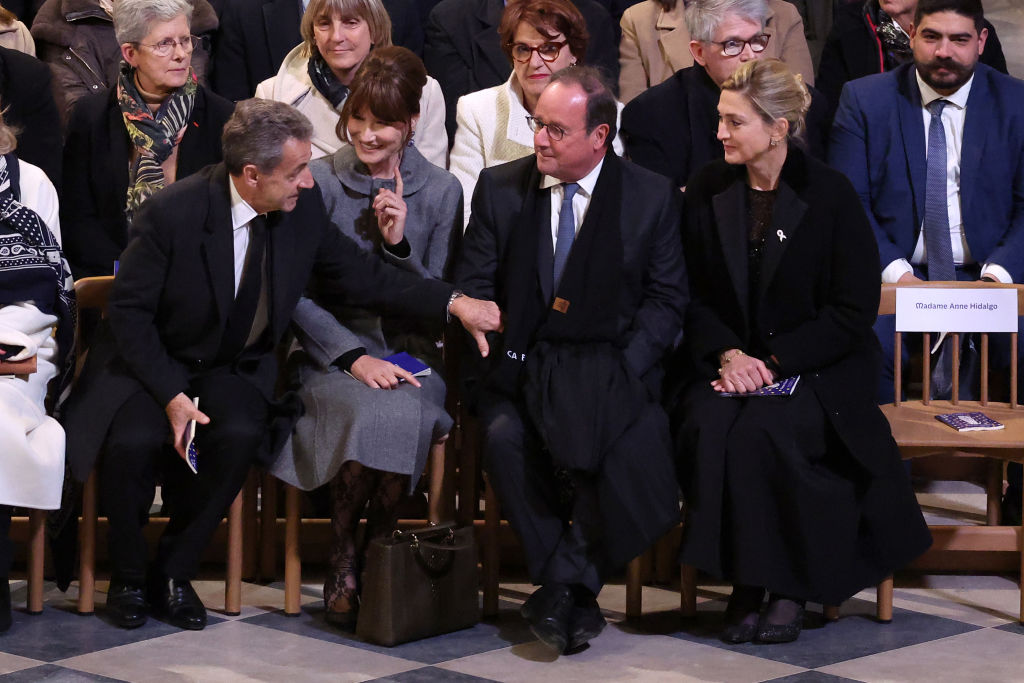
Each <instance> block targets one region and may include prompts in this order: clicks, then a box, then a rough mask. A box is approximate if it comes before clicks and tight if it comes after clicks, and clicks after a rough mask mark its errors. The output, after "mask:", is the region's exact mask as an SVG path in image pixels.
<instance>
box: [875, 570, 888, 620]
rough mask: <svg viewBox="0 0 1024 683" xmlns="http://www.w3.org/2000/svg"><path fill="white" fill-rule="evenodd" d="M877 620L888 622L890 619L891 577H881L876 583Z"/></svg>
mask: <svg viewBox="0 0 1024 683" xmlns="http://www.w3.org/2000/svg"><path fill="white" fill-rule="evenodd" d="M876 603H877V605H876V607H875V609H876V610H877V617H878V621H880V622H882V623H883V624H888V623H889V622H891V621H892V577H891V576H890V577H888V578H886V579H882V582H881V583H880V584H878V597H877V599H876Z"/></svg>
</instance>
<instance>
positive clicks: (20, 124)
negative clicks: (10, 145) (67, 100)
mask: <svg viewBox="0 0 1024 683" xmlns="http://www.w3.org/2000/svg"><path fill="white" fill-rule="evenodd" d="M50 80H51V79H50V68H49V67H48V66H46V65H45V64H43V63H42V62H40V61H39V60H38V59H36V58H35V57H32V56H30V55H26V54H24V53H22V52H18V51H17V50H9V49H7V48H6V47H0V106H2V107H3V109H4V121H5V122H6V123H7V124H8V125H10V126H14V127H17V128H19V129H20V131H21V132H19V133H18V149H17V154H18V158H19V159H22V160H23V161H27V162H28V163H30V164H34V165H35V166H38V167H39V168H41V169H43V172H44V173H46V176H47V177H48V178H49V179H50V182H52V183H53V184H54V186H56V187H57V188H58V189H60V185H61V175H60V165H61V155H60V149H61V135H60V132H61V129H60V112H59V111H57V105H56V104H55V103H54V101H53V93H52V91H51V89H50Z"/></svg>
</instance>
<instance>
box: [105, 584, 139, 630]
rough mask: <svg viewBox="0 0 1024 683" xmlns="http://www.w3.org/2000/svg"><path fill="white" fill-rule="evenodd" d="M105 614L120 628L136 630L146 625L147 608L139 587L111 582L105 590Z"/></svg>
mask: <svg viewBox="0 0 1024 683" xmlns="http://www.w3.org/2000/svg"><path fill="white" fill-rule="evenodd" d="M107 614H108V615H109V616H110V619H111V621H113V622H114V623H115V624H117V625H118V626H120V627H121V628H138V627H140V626H142V625H143V624H145V623H146V617H147V615H148V614H149V607H148V606H147V605H146V593H145V591H143V590H142V587H141V586H137V585H135V584H131V583H125V582H123V581H111V582H110V588H109V589H107Z"/></svg>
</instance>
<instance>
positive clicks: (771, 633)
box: [757, 595, 804, 643]
mask: <svg viewBox="0 0 1024 683" xmlns="http://www.w3.org/2000/svg"><path fill="white" fill-rule="evenodd" d="M777 603H778V604H777ZM773 608H775V610H777V609H779V608H783V609H787V610H790V609H793V610H795V614H794V616H793V618H792V619H790V620H789V621H787V622H785V623H781V624H779V623H772V621H771V617H772V613H773V611H774V610H773ZM803 624H804V603H803V601H800V600H791V599H789V598H784V597H781V596H776V595H773V596H772V597H771V600H770V601H769V603H768V608H767V609H766V610H765V612H764V614H762V615H761V619H760V620H759V621H758V622H757V642H759V643H792V642H793V641H794V640H796V639H797V638H799V637H800V630H801V629H802V628H803Z"/></svg>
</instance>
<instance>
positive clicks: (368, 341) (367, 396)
mask: <svg viewBox="0 0 1024 683" xmlns="http://www.w3.org/2000/svg"><path fill="white" fill-rule="evenodd" d="M424 83H426V71H425V69H424V67H423V64H422V62H420V60H419V58H418V57H416V56H415V55H414V54H413V53H412V52H410V51H409V50H407V49H405V48H401V47H387V48H380V49H378V50H374V51H373V53H371V55H370V56H369V57H368V58H367V60H366V62H365V63H364V64H363V66H362V67H361V68H360V71H359V73H358V74H357V76H356V78H355V80H354V81H353V83H352V90H351V93H350V94H349V96H348V99H347V100H346V102H345V106H344V107H343V109H342V112H341V120H340V122H339V124H338V135H339V137H340V138H342V139H343V140H345V141H346V142H349V143H351V144H349V145H345V146H343V147H342V148H341V149H340V150H338V151H337V152H336V153H335V154H334V155H333V156H331V157H326V158H324V159H320V160H317V161H314V162H313V163H312V164H311V165H310V168H311V170H312V172H313V176H314V178H315V179H316V182H317V185H319V186H320V190H321V192H322V193H323V198H324V203H325V205H326V208H327V212H328V214H329V215H330V216H331V220H332V222H333V223H334V224H335V225H336V226H337V228H338V229H339V230H341V232H342V233H344V234H345V235H346V236H347V237H349V238H350V239H352V240H354V241H355V242H356V244H358V245H359V246H360V247H362V248H363V249H364V250H366V251H367V252H369V253H371V254H374V255H376V256H377V257H378V258H381V259H383V260H385V261H387V262H388V263H391V264H394V265H396V266H398V267H400V268H405V269H408V270H411V271H413V272H416V273H418V274H420V275H423V276H426V277H433V278H443V277H444V276H445V271H446V268H447V265H448V260H449V253H450V244H451V237H452V235H453V231H456V230H459V229H461V226H462V223H461V221H462V188H461V186H460V185H459V182H458V181H457V180H456V179H455V177H454V176H453V175H451V174H450V173H448V172H447V171H445V170H443V169H441V168H438V167H437V166H434V165H433V164H431V163H430V162H428V161H427V160H426V159H425V158H424V157H423V156H422V155H421V154H420V153H419V152H418V151H416V148H415V147H414V146H412V144H411V140H412V137H413V134H414V131H415V128H416V123H417V120H418V118H419V116H418V114H419V99H420V93H421V91H422V88H423V84H424ZM294 322H295V329H296V336H297V338H298V342H299V344H298V346H297V348H296V349H295V350H293V353H292V354H291V355H290V357H289V367H290V368H291V370H292V377H293V378H295V379H297V381H298V382H299V383H300V386H299V387H298V392H299V396H300V397H301V398H302V401H303V403H304V404H305V408H306V413H305V415H304V416H303V417H302V418H300V419H299V421H298V423H297V424H296V427H295V430H294V432H293V434H292V438H291V440H290V441H289V442H288V444H287V445H286V446H285V449H284V451H283V452H282V454H281V456H280V457H279V458H278V460H277V462H276V464H275V466H274V469H273V473H274V474H275V475H277V476H278V477H280V478H281V479H283V480H285V481H287V482H289V483H291V484H294V485H295V486H298V487H300V488H302V489H306V490H309V489H313V488H315V487H317V486H320V485H322V484H325V483H327V482H330V485H331V500H332V507H333V513H334V514H333V519H332V528H333V531H334V540H333V547H332V551H331V565H332V567H331V569H332V571H331V572H330V574H329V575H328V577H327V580H326V582H325V585H324V602H325V604H326V606H327V620H328V621H329V622H331V623H333V624H336V625H339V626H342V627H345V626H351V625H353V624H354V620H355V616H356V609H357V605H358V587H357V566H358V564H359V555H360V553H359V552H358V551H357V549H356V546H355V543H354V534H355V530H356V527H357V526H358V524H359V519H360V516H361V513H362V511H363V509H364V507H366V506H367V505H368V506H369V507H368V510H367V520H368V527H367V534H366V538H367V539H369V538H372V537H374V536H377V535H382V534H384V533H387V532H388V531H390V529H391V528H392V525H393V524H394V510H395V508H396V505H397V503H398V502H399V500H400V499H401V498H402V495H403V493H404V490H405V489H406V487H409V488H410V489H411V487H412V486H413V485H414V484H415V482H416V481H417V479H418V478H419V475H420V473H421V472H422V471H423V467H424V464H425V462H426V458H427V454H428V451H429V450H430V448H431V446H432V445H433V444H437V443H439V442H440V441H443V440H444V438H445V436H446V435H447V434H448V430H449V429H450V428H451V426H452V420H451V418H450V417H449V416H448V414H447V413H446V412H445V410H444V398H445V384H444V380H443V379H442V378H441V376H440V375H439V374H438V369H439V368H440V352H439V350H438V345H437V342H438V340H439V339H440V338H441V328H440V326H439V325H438V326H436V327H433V328H432V327H430V326H425V325H422V324H420V325H417V324H415V323H412V322H409V321H408V320H406V319H404V318H403V319H398V318H392V317H389V316H387V315H384V316H382V315H380V314H379V312H377V311H373V310H367V309H364V308H359V307H356V306H351V305H348V304H347V302H345V301H342V300H337V299H329V298H325V297H321V296H318V294H317V292H315V291H311V292H309V298H307V299H304V300H303V301H302V302H301V303H300V304H299V307H298V309H297V311H296V313H295V317H294ZM401 351H405V352H408V353H409V354H410V355H412V356H414V357H415V358H417V359H419V360H421V361H423V362H424V363H426V364H427V365H429V366H430V367H431V368H432V372H431V374H429V375H427V376H423V377H419V378H417V377H414V376H413V375H412V374H411V373H409V372H408V371H406V370H404V369H402V368H401V367H399V366H397V365H395V364H393V363H391V362H389V361H387V360H385V359H386V358H387V357H388V356H391V355H392V354H394V353H397V352H401Z"/></svg>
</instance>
